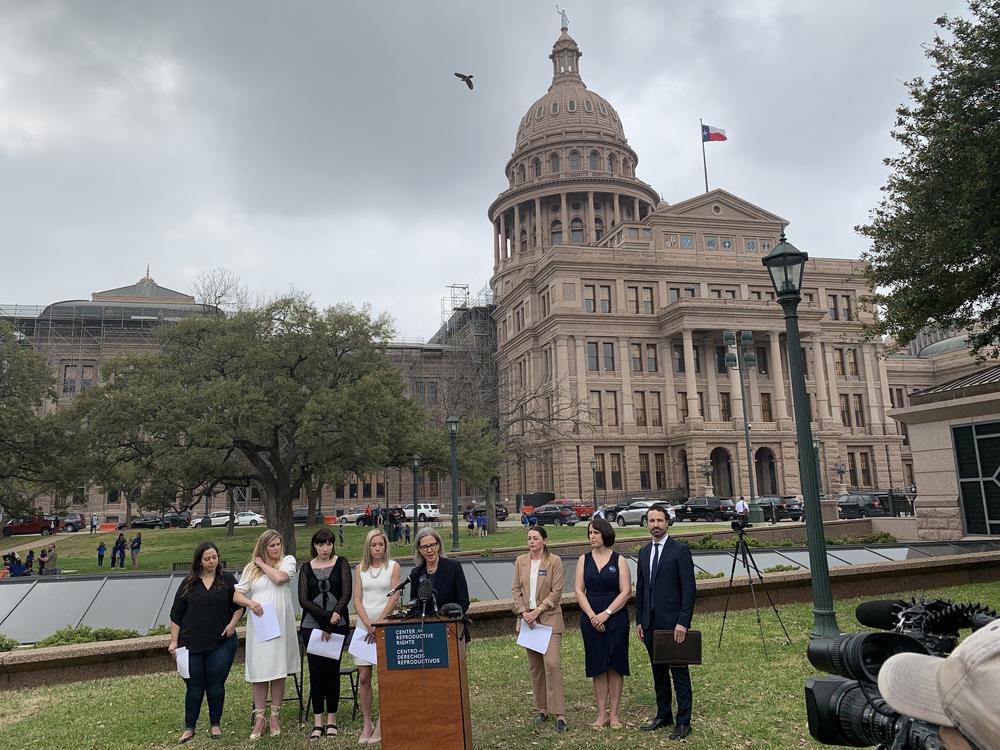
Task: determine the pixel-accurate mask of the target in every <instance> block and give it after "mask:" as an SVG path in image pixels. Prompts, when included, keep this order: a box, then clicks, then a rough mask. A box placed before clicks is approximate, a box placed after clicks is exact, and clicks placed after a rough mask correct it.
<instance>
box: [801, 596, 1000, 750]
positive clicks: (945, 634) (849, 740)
mask: <svg viewBox="0 0 1000 750" xmlns="http://www.w3.org/2000/svg"><path fill="white" fill-rule="evenodd" d="M855 616H856V617H857V619H858V622H860V623H861V624H862V625H866V626H869V627H875V628H880V629H881V630H884V631H893V632H882V633H856V634H853V635H839V636H837V637H836V638H817V639H816V640H814V641H811V642H810V643H809V646H808V648H807V650H806V655H807V656H808V657H809V663H810V664H812V665H813V666H814V667H816V669H821V670H823V671H824V672H826V673H828V674H829V675H833V676H830V677H811V678H809V679H808V680H806V691H805V692H806V714H807V717H808V720H809V734H811V735H812V736H813V738H814V739H816V740H817V741H819V742H821V743H823V744H824V745H849V746H851V747H866V746H869V745H875V746H878V747H883V746H889V745H891V746H892V748H894V750H895V749H898V750H937V749H938V748H940V747H941V744H940V739H939V737H938V729H939V728H938V726H937V725H935V724H930V723H928V722H924V721H919V720H918V719H914V718H912V717H909V716H905V715H903V714H900V713H897V712H896V711H893V710H892V708H891V707H890V706H889V705H888V704H887V703H886V702H885V700H884V699H883V697H882V695H881V694H880V693H879V689H878V673H879V670H880V669H881V668H882V665H883V664H884V663H885V662H886V660H887V659H889V657H891V656H894V655H895V654H902V653H917V654H930V655H932V656H940V657H944V656H947V655H948V654H949V653H950V652H951V650H952V649H953V648H955V645H956V644H957V643H958V630H959V629H960V628H972V629H973V630H976V629H978V628H980V627H983V626H984V625H985V624H987V623H989V622H992V621H993V620H994V619H995V618H996V616H997V614H996V612H995V611H994V610H992V609H990V608H988V607H983V606H982V605H980V604H955V603H953V602H951V601H948V600H942V599H929V600H924V599H921V600H919V601H918V600H915V599H911V600H909V601H902V600H897V601H886V600H880V601H867V602H862V603H861V604H860V605H858V608H857V610H856V611H855Z"/></svg>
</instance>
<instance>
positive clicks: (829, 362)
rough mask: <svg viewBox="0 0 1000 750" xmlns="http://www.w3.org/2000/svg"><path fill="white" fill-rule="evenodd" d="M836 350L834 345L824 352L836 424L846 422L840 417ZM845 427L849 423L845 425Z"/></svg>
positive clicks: (831, 405)
mask: <svg viewBox="0 0 1000 750" xmlns="http://www.w3.org/2000/svg"><path fill="white" fill-rule="evenodd" d="M833 357H834V351H833V347H829V348H828V349H827V350H826V351H825V352H824V357H823V359H824V361H825V362H826V371H827V372H829V373H830V380H829V384H828V385H829V389H830V411H831V412H832V419H833V421H834V423H835V424H844V420H842V419H841V418H840V387H839V386H838V385H837V368H836V367H835V366H834V361H833ZM844 426H845V427H846V426H847V425H844Z"/></svg>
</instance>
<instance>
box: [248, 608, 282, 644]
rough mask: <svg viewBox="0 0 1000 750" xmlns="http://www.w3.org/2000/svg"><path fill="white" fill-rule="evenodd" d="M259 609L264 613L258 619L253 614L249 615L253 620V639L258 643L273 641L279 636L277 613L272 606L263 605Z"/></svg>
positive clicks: (279, 628)
mask: <svg viewBox="0 0 1000 750" xmlns="http://www.w3.org/2000/svg"><path fill="white" fill-rule="evenodd" d="M261 607H262V608H263V610H264V613H263V614H262V615H261V616H260V617H258V616H257V615H255V614H254V613H253V612H251V613H250V616H251V617H252V618H253V638H254V640H255V641H257V642H258V643H263V642H264V641H273V640H274V639H275V638H277V637H278V636H279V635H281V627H280V626H279V625H278V611H277V610H276V609H275V608H274V605H273V604H263V605H261Z"/></svg>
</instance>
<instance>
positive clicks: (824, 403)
mask: <svg viewBox="0 0 1000 750" xmlns="http://www.w3.org/2000/svg"><path fill="white" fill-rule="evenodd" d="M812 344H813V367H814V368H815V370H816V424H821V423H822V422H823V421H824V420H828V419H830V401H829V399H828V397H827V390H826V373H825V372H824V371H823V342H822V341H820V340H819V335H818V334H814V335H813V337H812Z"/></svg>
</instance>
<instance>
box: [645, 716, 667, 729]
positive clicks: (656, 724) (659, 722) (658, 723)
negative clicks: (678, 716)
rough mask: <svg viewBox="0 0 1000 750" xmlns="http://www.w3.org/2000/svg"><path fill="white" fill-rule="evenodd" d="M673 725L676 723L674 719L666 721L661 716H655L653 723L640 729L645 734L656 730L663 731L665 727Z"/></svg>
mask: <svg viewBox="0 0 1000 750" xmlns="http://www.w3.org/2000/svg"><path fill="white" fill-rule="evenodd" d="M673 723H674V721H673V719H664V718H661V717H659V716H654V717H653V720H652V721H651V722H649V723H648V724H643V725H642V726H641V727H639V729H641V730H642V731H643V732H652V731H654V730H656V729H663V728H664V727H669V726H670V725H671V724H673Z"/></svg>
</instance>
